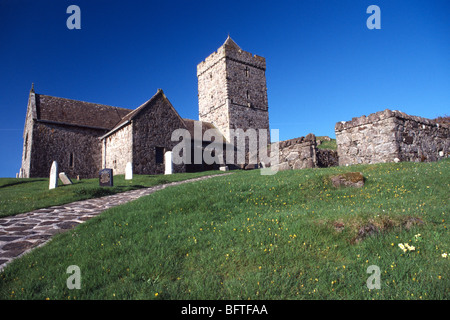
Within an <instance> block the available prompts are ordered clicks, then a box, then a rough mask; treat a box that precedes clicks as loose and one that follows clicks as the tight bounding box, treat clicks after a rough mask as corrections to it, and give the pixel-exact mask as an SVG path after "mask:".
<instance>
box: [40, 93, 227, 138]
mask: <svg viewBox="0 0 450 320" xmlns="http://www.w3.org/2000/svg"><path fill="white" fill-rule="evenodd" d="M31 92H32V93H33V94H34V97H35V101H36V115H37V120H38V121H43V122H49V123H58V124H64V125H71V126H78V127H87V128H93V129H102V130H105V131H107V133H106V134H105V135H103V136H102V137H101V138H105V137H107V136H109V135H110V134H112V133H113V132H115V131H117V130H119V129H121V128H122V127H123V126H125V125H127V124H128V123H129V122H130V121H131V120H132V119H134V118H135V117H136V116H137V115H138V114H139V113H140V112H141V111H142V110H143V109H145V108H146V107H147V106H149V105H150V104H151V103H152V101H154V100H155V99H156V98H157V97H158V96H160V95H161V96H162V97H163V98H164V99H167V98H166V96H165V95H164V92H163V91H162V90H161V89H158V91H157V93H156V94H155V95H154V96H153V97H152V98H151V99H150V100H148V101H146V102H145V103H144V104H142V105H141V106H139V107H138V108H136V109H134V110H131V109H125V108H118V107H112V106H108V105H103V104H98V103H91V102H84V101H78V100H72V99H66V98H58V97H52V96H47V95H43V94H37V93H34V90H33V89H32V90H31ZM167 101H168V100H167ZM168 103H169V105H170V107H172V108H173V106H172V105H171V104H170V101H168ZM173 110H174V112H175V113H176V114H177V115H178V113H177V112H176V110H175V109H174V108H173ZM178 116H179V115H178ZM180 120H181V121H182V122H183V123H184V125H185V126H186V129H187V130H188V131H189V133H190V134H191V138H192V139H194V122H195V121H198V120H191V119H183V118H181V117H180ZM200 122H201V123H202V140H203V135H204V133H205V131H206V130H208V129H216V130H218V129H217V128H216V127H215V126H214V125H213V124H211V123H209V122H204V121H200ZM203 141H210V140H203Z"/></svg>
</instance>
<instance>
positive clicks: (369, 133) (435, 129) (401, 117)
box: [335, 109, 450, 165]
mask: <svg viewBox="0 0 450 320" xmlns="http://www.w3.org/2000/svg"><path fill="white" fill-rule="evenodd" d="M335 132H336V142H337V150H338V154H339V165H351V164H358V163H381V162H393V161H415V162H418V161H436V160H438V159H440V158H443V157H447V156H448V154H449V146H450V133H449V127H448V126H445V125H439V124H437V123H436V122H434V121H433V120H430V119H425V118H421V117H416V116H410V115H407V114H405V113H403V112H400V111H391V110H388V109H386V110H384V111H380V112H377V113H373V114H371V115H369V116H367V117H366V116H362V117H359V118H353V119H352V120H351V121H347V122H345V121H342V122H338V123H337V124H336V126H335Z"/></svg>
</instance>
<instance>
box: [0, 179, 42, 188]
mask: <svg viewBox="0 0 450 320" xmlns="http://www.w3.org/2000/svg"><path fill="white" fill-rule="evenodd" d="M2 180H3V179H2ZM45 180H47V179H44V178H42V179H32V180H30V179H18V178H11V180H10V179H7V180H6V181H1V182H0V189H1V188H5V187H11V186H15V185H18V184H24V183H33V182H40V181H45ZM9 181H11V182H9ZM2 183H4V184H2Z"/></svg>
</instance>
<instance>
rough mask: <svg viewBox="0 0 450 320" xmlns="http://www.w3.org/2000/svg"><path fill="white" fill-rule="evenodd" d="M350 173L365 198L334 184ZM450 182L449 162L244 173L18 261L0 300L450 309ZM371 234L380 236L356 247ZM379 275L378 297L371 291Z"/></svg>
mask: <svg viewBox="0 0 450 320" xmlns="http://www.w3.org/2000/svg"><path fill="white" fill-rule="evenodd" d="M352 171H359V172H362V173H363V175H364V176H365V178H366V183H365V186H364V187H363V188H359V189H355V188H339V189H337V188H334V187H333V186H332V185H331V183H330V180H329V178H330V176H331V175H334V174H337V173H344V172H352ZM449 181H450V161H448V160H446V161H440V162H437V163H397V164H395V163H390V164H377V165H358V166H349V167H334V168H325V169H305V170H293V171H282V172H278V173H277V174H276V175H274V176H261V175H260V174H259V171H258V170H255V171H240V172H235V173H234V174H232V175H229V176H224V177H218V178H215V179H213V180H206V181H202V182H198V183H193V184H186V185H180V186H177V187H173V188H169V189H165V190H162V191H159V192H157V193H154V194H152V195H149V196H146V197H143V198H140V199H138V200H136V201H134V202H131V203H128V204H125V205H123V206H119V207H115V208H112V209H110V210H108V211H107V212H105V213H103V214H102V215H100V216H98V217H96V218H93V219H91V220H89V221H87V222H86V223H84V224H82V225H79V226H78V227H77V228H76V229H74V230H72V231H69V232H67V233H64V234H59V235H57V236H56V237H55V238H54V239H53V240H52V241H50V242H49V243H48V244H47V245H45V246H43V247H40V248H38V249H36V250H34V251H32V252H31V253H30V254H27V255H25V256H23V257H22V258H20V259H18V260H15V261H13V262H12V263H11V264H10V265H8V267H7V268H6V269H5V270H4V272H3V273H2V274H0V299H47V298H49V299H70V300H72V299H243V300H244V299H245V300H247V299H261V300H265V299H275V300H276V299H439V300H440V299H448V298H449V297H450V295H449V293H450V292H449V288H450V281H449V276H450V268H449V259H450V258H443V257H442V254H443V253H450V237H449V233H448V228H447V222H448V218H449V217H448V214H449V209H450V208H449V202H448V193H449V192H448V191H449ZM412 218H416V220H413V219H412ZM417 219H420V220H417ZM413 221H416V222H417V223H412V222H413ZM369 225H371V226H373V227H374V228H376V230H377V231H378V232H377V233H375V234H372V235H367V236H366V237H359V238H358V231H359V230H360V229H361V228H362V227H364V226H369ZM418 234H420V235H421V236H420V237H415V236H416V235H418ZM416 238H417V241H416ZM358 240H359V241H358ZM399 243H409V244H410V245H413V246H415V250H414V251H411V252H407V253H404V252H403V251H402V250H401V249H400V248H399V247H398V244H399ZM70 265H77V266H79V267H80V270H81V289H80V290H69V289H67V287H66V280H67V278H68V277H69V275H68V274H66V269H67V267H68V266H70ZM371 265H376V266H378V267H379V268H380V270H381V276H380V278H381V289H379V290H377V289H372V290H369V289H368V288H367V286H366V281H367V279H368V277H369V276H370V274H368V273H367V268H368V267H369V266H371Z"/></svg>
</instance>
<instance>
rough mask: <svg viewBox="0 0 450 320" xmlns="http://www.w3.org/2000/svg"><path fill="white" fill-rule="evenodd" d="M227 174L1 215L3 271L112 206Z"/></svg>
mask: <svg viewBox="0 0 450 320" xmlns="http://www.w3.org/2000/svg"><path fill="white" fill-rule="evenodd" d="M228 174H229V173H228ZM228 174H221V175H210V176H203V177H199V178H194V179H189V180H184V181H177V182H171V183H167V184H162V185H158V186H154V187H150V188H143V189H138V190H132V191H126V192H123V193H118V194H114V195H110V196H105V197H101V198H95V199H88V200H82V201H76V202H72V203H68V204H64V205H60V206H53V207H49V208H45V209H38V210H34V211H31V212H27V213H22V214H18V215H14V216H10V217H4V218H0V271H1V270H3V268H4V267H5V266H6V265H7V264H8V263H9V262H11V261H12V260H14V259H16V258H18V257H20V256H22V255H23V254H25V253H27V252H29V251H30V250H32V249H33V248H36V247H38V246H41V245H43V244H45V243H46V242H48V241H49V240H50V239H51V237H52V236H53V235H55V234H57V233H61V232H65V231H67V230H70V229H72V228H74V227H75V226H77V225H79V224H80V223H83V222H85V221H86V220H89V219H90V218H93V217H95V216H97V215H99V214H100V213H102V212H103V211H105V210H107V209H109V208H111V207H115V206H118V205H121V204H124V203H127V202H130V201H133V200H135V199H138V198H140V197H142V196H146V195H149V194H151V193H153V192H155V191H158V190H161V189H164V188H166V187H169V186H176V185H180V184H184V183H190V182H195V181H200V180H205V179H209V178H213V177H221V176H224V175H228Z"/></svg>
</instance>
